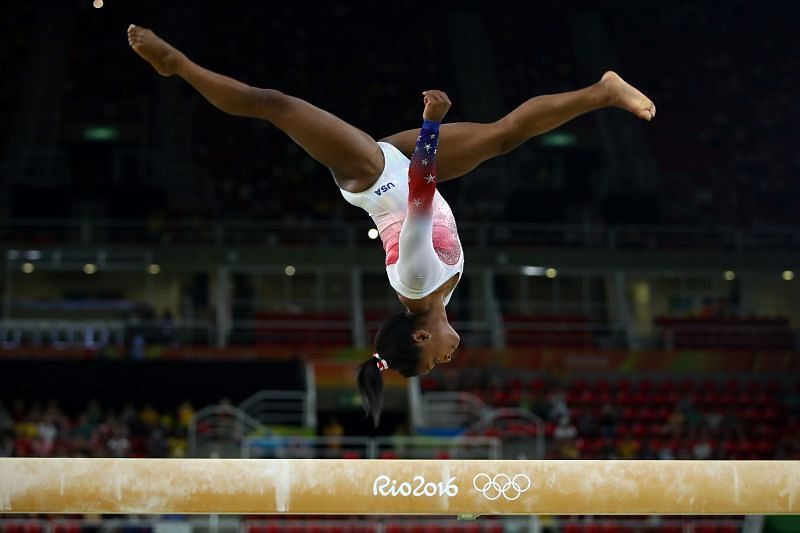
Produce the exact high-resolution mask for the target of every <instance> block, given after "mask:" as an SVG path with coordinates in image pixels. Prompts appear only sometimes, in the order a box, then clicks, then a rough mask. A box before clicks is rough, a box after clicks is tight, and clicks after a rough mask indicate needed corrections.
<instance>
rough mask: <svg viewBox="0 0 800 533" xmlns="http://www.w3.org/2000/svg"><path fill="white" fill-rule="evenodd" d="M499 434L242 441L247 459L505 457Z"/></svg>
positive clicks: (279, 437) (253, 438) (261, 437)
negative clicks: (488, 435)
mask: <svg viewBox="0 0 800 533" xmlns="http://www.w3.org/2000/svg"><path fill="white" fill-rule="evenodd" d="M502 455H503V453H502V441H501V440H500V439H499V438H497V437H484V436H453V437H428V436H419V435H397V436H390V437H352V436H341V437H338V436H313V437H310V436H302V435H299V436H297V435H254V436H249V437H245V438H243V439H242V441H241V457H242V458H244V459H265V458H276V459H340V458H344V459H436V458H439V459H442V458H445V457H446V458H450V459H502Z"/></svg>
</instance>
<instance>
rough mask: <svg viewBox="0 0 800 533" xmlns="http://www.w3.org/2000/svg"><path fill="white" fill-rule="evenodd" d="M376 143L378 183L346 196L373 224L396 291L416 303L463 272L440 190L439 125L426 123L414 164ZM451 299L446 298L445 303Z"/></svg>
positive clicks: (454, 231)
mask: <svg viewBox="0 0 800 533" xmlns="http://www.w3.org/2000/svg"><path fill="white" fill-rule="evenodd" d="M378 145H379V146H380V147H381V150H382V151H383V156H384V160H385V164H384V168H383V173H382V174H381V175H380V177H379V178H378V181H376V182H375V184H374V185H373V186H372V187H370V188H369V189H368V190H366V191H363V192H360V193H350V192H347V191H345V190H342V196H344V198H345V200H347V201H348V202H350V203H351V204H353V205H355V206H357V207H361V208H362V209H364V210H365V211H366V212H367V213H368V214H369V215H370V216H371V217H372V219H373V220H374V221H375V225H376V226H377V228H378V232H379V233H380V236H381V240H382V241H383V248H384V250H385V251H386V274H387V275H388V277H389V283H390V284H391V286H392V288H393V289H394V290H396V291H397V292H398V293H399V294H400V295H402V296H405V297H406V298H411V299H414V300H417V299H420V298H424V297H425V296H428V295H429V294H431V293H432V292H434V291H435V290H436V289H438V288H439V287H441V286H442V285H443V284H444V283H445V282H447V281H448V280H449V279H450V278H452V277H453V276H455V275H456V274H458V275H459V279H460V278H461V273H462V272H463V271H464V251H463V249H462V248H461V241H460V240H459V238H458V229H457V227H456V220H455V218H454V217H453V212H452V211H451V210H450V206H449V205H448V204H447V202H446V201H445V200H444V198H443V197H442V195H441V194H440V193H439V191H437V190H436V153H437V147H438V145H439V124H438V123H436V122H429V121H425V122H424V123H423V125H422V129H421V131H420V135H419V137H418V138H417V146H416V148H415V149H414V153H413V155H412V156H411V160H409V159H408V158H407V157H406V156H405V155H403V154H402V152H400V151H399V150H398V149H397V148H395V147H394V146H392V145H391V144H388V143H383V142H381V143H378ZM451 295H452V291H450V293H449V294H447V295H445V298H444V303H445V305H447V303H448V302H449V301H450V296H451Z"/></svg>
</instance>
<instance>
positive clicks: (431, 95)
mask: <svg viewBox="0 0 800 533" xmlns="http://www.w3.org/2000/svg"><path fill="white" fill-rule="evenodd" d="M423 94H424V95H425V98H424V100H425V110H424V111H423V113H422V118H423V123H422V129H421V130H420V133H419V137H418V138H417V145H416V148H415V149H414V153H413V154H412V156H411V164H410V165H409V167H408V208H407V212H406V218H405V221H404V222H403V227H402V229H401V230H400V243H399V244H400V246H399V248H400V250H399V257H398V260H397V274H398V276H399V278H400V281H401V282H402V283H403V284H404V285H405V286H407V287H409V288H410V289H414V290H423V289H424V288H425V286H426V284H427V283H428V280H429V279H430V277H431V276H433V275H434V274H435V272H436V270H437V269H438V268H439V267H440V265H439V256H438V255H436V251H435V250H434V249H433V239H432V233H433V197H434V195H435V194H436V152H437V151H438V145H439V124H440V123H441V121H442V119H443V118H444V115H445V114H446V113H447V110H448V109H450V100H449V99H448V98H447V95H446V94H445V93H443V92H442V91H425V92H424V93H423Z"/></svg>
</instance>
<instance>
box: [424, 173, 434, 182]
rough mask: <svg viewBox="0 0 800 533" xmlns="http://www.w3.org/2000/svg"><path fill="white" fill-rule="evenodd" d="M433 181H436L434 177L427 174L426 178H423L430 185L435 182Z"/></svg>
mask: <svg viewBox="0 0 800 533" xmlns="http://www.w3.org/2000/svg"><path fill="white" fill-rule="evenodd" d="M435 179H436V176H434V175H433V174H428V175H427V176H425V181H426V182H428V183H432V182H433V180H435Z"/></svg>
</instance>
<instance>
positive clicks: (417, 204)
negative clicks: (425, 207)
mask: <svg viewBox="0 0 800 533" xmlns="http://www.w3.org/2000/svg"><path fill="white" fill-rule="evenodd" d="M414 207H422V200H420V199H419V198H414Z"/></svg>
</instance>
